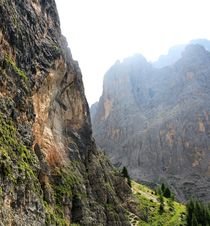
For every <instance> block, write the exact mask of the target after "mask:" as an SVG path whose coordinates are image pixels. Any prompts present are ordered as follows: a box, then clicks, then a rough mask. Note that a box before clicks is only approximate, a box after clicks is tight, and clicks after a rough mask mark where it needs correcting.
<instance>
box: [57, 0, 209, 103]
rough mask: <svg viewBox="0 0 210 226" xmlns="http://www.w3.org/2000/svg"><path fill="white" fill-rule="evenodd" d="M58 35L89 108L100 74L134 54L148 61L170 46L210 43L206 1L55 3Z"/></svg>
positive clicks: (79, 0) (96, 96) (99, 88)
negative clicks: (72, 61)
mask: <svg viewBox="0 0 210 226" xmlns="http://www.w3.org/2000/svg"><path fill="white" fill-rule="evenodd" d="M56 3H57V7H58V11H59V15H60V20H61V28H62V32H63V34H64V35H65V36H66V38H67V40H68V43H69V46H70V48H71V51H72V55H73V58H74V59H75V60H78V61H79V64H80V67H81V70H82V73H83V81H84V85H85V93H86V96H87V100H88V102H89V104H90V105H91V104H93V103H94V102H96V101H97V100H98V99H99V97H100V95H101V93H102V81H103V76H104V74H105V72H106V71H107V70H108V69H109V67H110V66H111V65H113V64H114V63H115V61H116V60H117V59H123V58H125V57H128V56H130V55H133V54H135V53H141V54H143V55H144V56H145V57H146V58H147V60H148V61H153V60H155V59H157V58H158V56H159V55H161V54H166V53H167V50H168V48H169V47H171V46H173V45H175V44H184V43H187V42H188V41H189V40H191V39H196V38H207V39H209V38H210V29H209V23H210V0H56Z"/></svg>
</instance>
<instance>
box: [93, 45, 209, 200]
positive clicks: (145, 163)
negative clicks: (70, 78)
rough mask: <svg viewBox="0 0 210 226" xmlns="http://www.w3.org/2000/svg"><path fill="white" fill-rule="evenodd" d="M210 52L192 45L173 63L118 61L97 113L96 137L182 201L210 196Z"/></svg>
mask: <svg viewBox="0 0 210 226" xmlns="http://www.w3.org/2000/svg"><path fill="white" fill-rule="evenodd" d="M209 96H210V53H209V52H208V51H206V50H205V49H204V48H203V47H202V46H200V45H189V46H187V47H186V49H185V51H184V52H183V54H182V58H181V59H180V60H178V61H177V62H176V63H175V64H173V65H172V66H168V67H164V68H162V69H156V68H153V67H152V65H151V64H149V63H147V62H146V60H145V59H144V58H143V57H142V56H134V57H131V58H128V59H125V60H124V61H123V62H122V63H118V64H115V65H113V66H112V67H111V68H110V70H109V71H108V72H107V73H106V75H105V77H104V85H103V94H102V96H101V98H100V101H99V103H98V104H97V105H95V106H94V111H93V114H92V122H93V131H94V136H95V137H96V142H97V143H98V144H99V145H100V146H101V148H102V149H104V150H105V151H106V152H107V153H108V154H109V156H110V158H111V161H112V162H113V163H114V164H115V165H116V166H124V165H125V166H127V167H128V169H129V172H130V175H131V176H132V177H133V178H135V179H137V180H139V181H142V182H145V183H147V184H151V185H154V184H157V183H160V182H165V183H167V184H168V185H170V186H171V187H173V190H174V191H175V192H176V195H177V197H178V198H179V199H180V200H183V201H185V200H186V199H188V198H189V197H190V196H196V197H198V198H199V199H201V200H205V201H207V200H210V190H209V186H210V179H209V178H210V154H209V153H210V152H209V151H210V104H209Z"/></svg>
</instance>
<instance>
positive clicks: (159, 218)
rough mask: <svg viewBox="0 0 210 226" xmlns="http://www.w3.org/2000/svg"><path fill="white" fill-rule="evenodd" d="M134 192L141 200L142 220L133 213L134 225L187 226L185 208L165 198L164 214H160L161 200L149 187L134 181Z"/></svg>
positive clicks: (132, 221)
mask: <svg viewBox="0 0 210 226" xmlns="http://www.w3.org/2000/svg"><path fill="white" fill-rule="evenodd" d="M132 190H133V193H134V194H135V196H136V197H137V199H138V200H139V208H140V213H141V219H140V218H139V217H137V216H135V215H133V214H131V213H129V218H130V220H131V223H132V225H135V226H138V225H142V226H180V225H185V212H186V209H185V206H184V205H182V204H180V203H177V202H175V201H174V202H171V201H170V200H169V199H166V198H164V212H163V213H162V214H160V213H159V206H160V203H159V199H158V196H157V195H155V192H154V191H153V190H151V189H149V188H148V187H146V186H144V185H141V184H138V183H136V182H134V181H132ZM171 203H173V204H172V207H171Z"/></svg>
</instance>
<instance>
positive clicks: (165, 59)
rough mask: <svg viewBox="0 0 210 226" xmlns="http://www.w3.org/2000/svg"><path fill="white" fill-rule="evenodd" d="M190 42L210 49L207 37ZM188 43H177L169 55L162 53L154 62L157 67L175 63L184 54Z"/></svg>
mask: <svg viewBox="0 0 210 226" xmlns="http://www.w3.org/2000/svg"><path fill="white" fill-rule="evenodd" d="M189 44H199V45H202V46H203V47H204V48H205V49H206V50H207V51H210V41H209V40H207V39H195V40H192V41H190V42H189ZM186 46H187V44H182V45H176V46H173V47H171V48H170V49H169V51H168V54H167V55H161V56H160V57H159V59H158V60H157V61H155V62H154V63H153V66H154V67H156V68H161V67H165V66H169V65H172V64H174V63H175V62H176V61H177V60H179V59H180V58H181V56H182V52H183V51H184V49H185V47H186Z"/></svg>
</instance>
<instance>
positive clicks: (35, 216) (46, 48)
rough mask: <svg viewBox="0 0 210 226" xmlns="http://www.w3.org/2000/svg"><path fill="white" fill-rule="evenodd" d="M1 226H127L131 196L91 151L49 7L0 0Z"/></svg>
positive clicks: (74, 71) (85, 118) (40, 0)
mask: <svg viewBox="0 0 210 226" xmlns="http://www.w3.org/2000/svg"><path fill="white" fill-rule="evenodd" d="M0 21H1V26H0V204H1V205H0V219H1V225H21V226H29V225H31V226H32V225H34V226H42V225H49V226H53V225H57V226H59V225H62V226H64V225H73V224H74V223H76V224H77V225H85V226H88V225H90V226H94V225H96V226H100V225H113V226H114V225H123V226H124V225H130V222H129V219H128V217H127V213H128V212H129V211H134V212H135V202H134V201H133V198H132V196H131V189H130V187H129V186H128V185H127V183H126V181H125V179H124V178H123V176H122V175H121V174H120V173H119V172H117V171H116V170H114V168H113V167H112V165H111V164H110V162H109V161H108V160H107V159H106V157H105V156H104V155H103V154H102V153H101V152H99V151H98V149H97V147H96V145H95V142H94V139H93V138H92V129H91V123H90V114H89V108H88V104H87V101H86V98H85V95H84V88H83V82H82V75H81V71H80V68H79V66H78V63H77V62H76V61H74V60H73V59H72V56H71V52H70V49H69V48H68V47H67V42H66V40H65V38H64V37H63V36H62V35H61V31H60V22H59V17H58V13H57V9H56V5H55V1H54V0H24V1H22V0H16V1H13V0H0Z"/></svg>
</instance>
